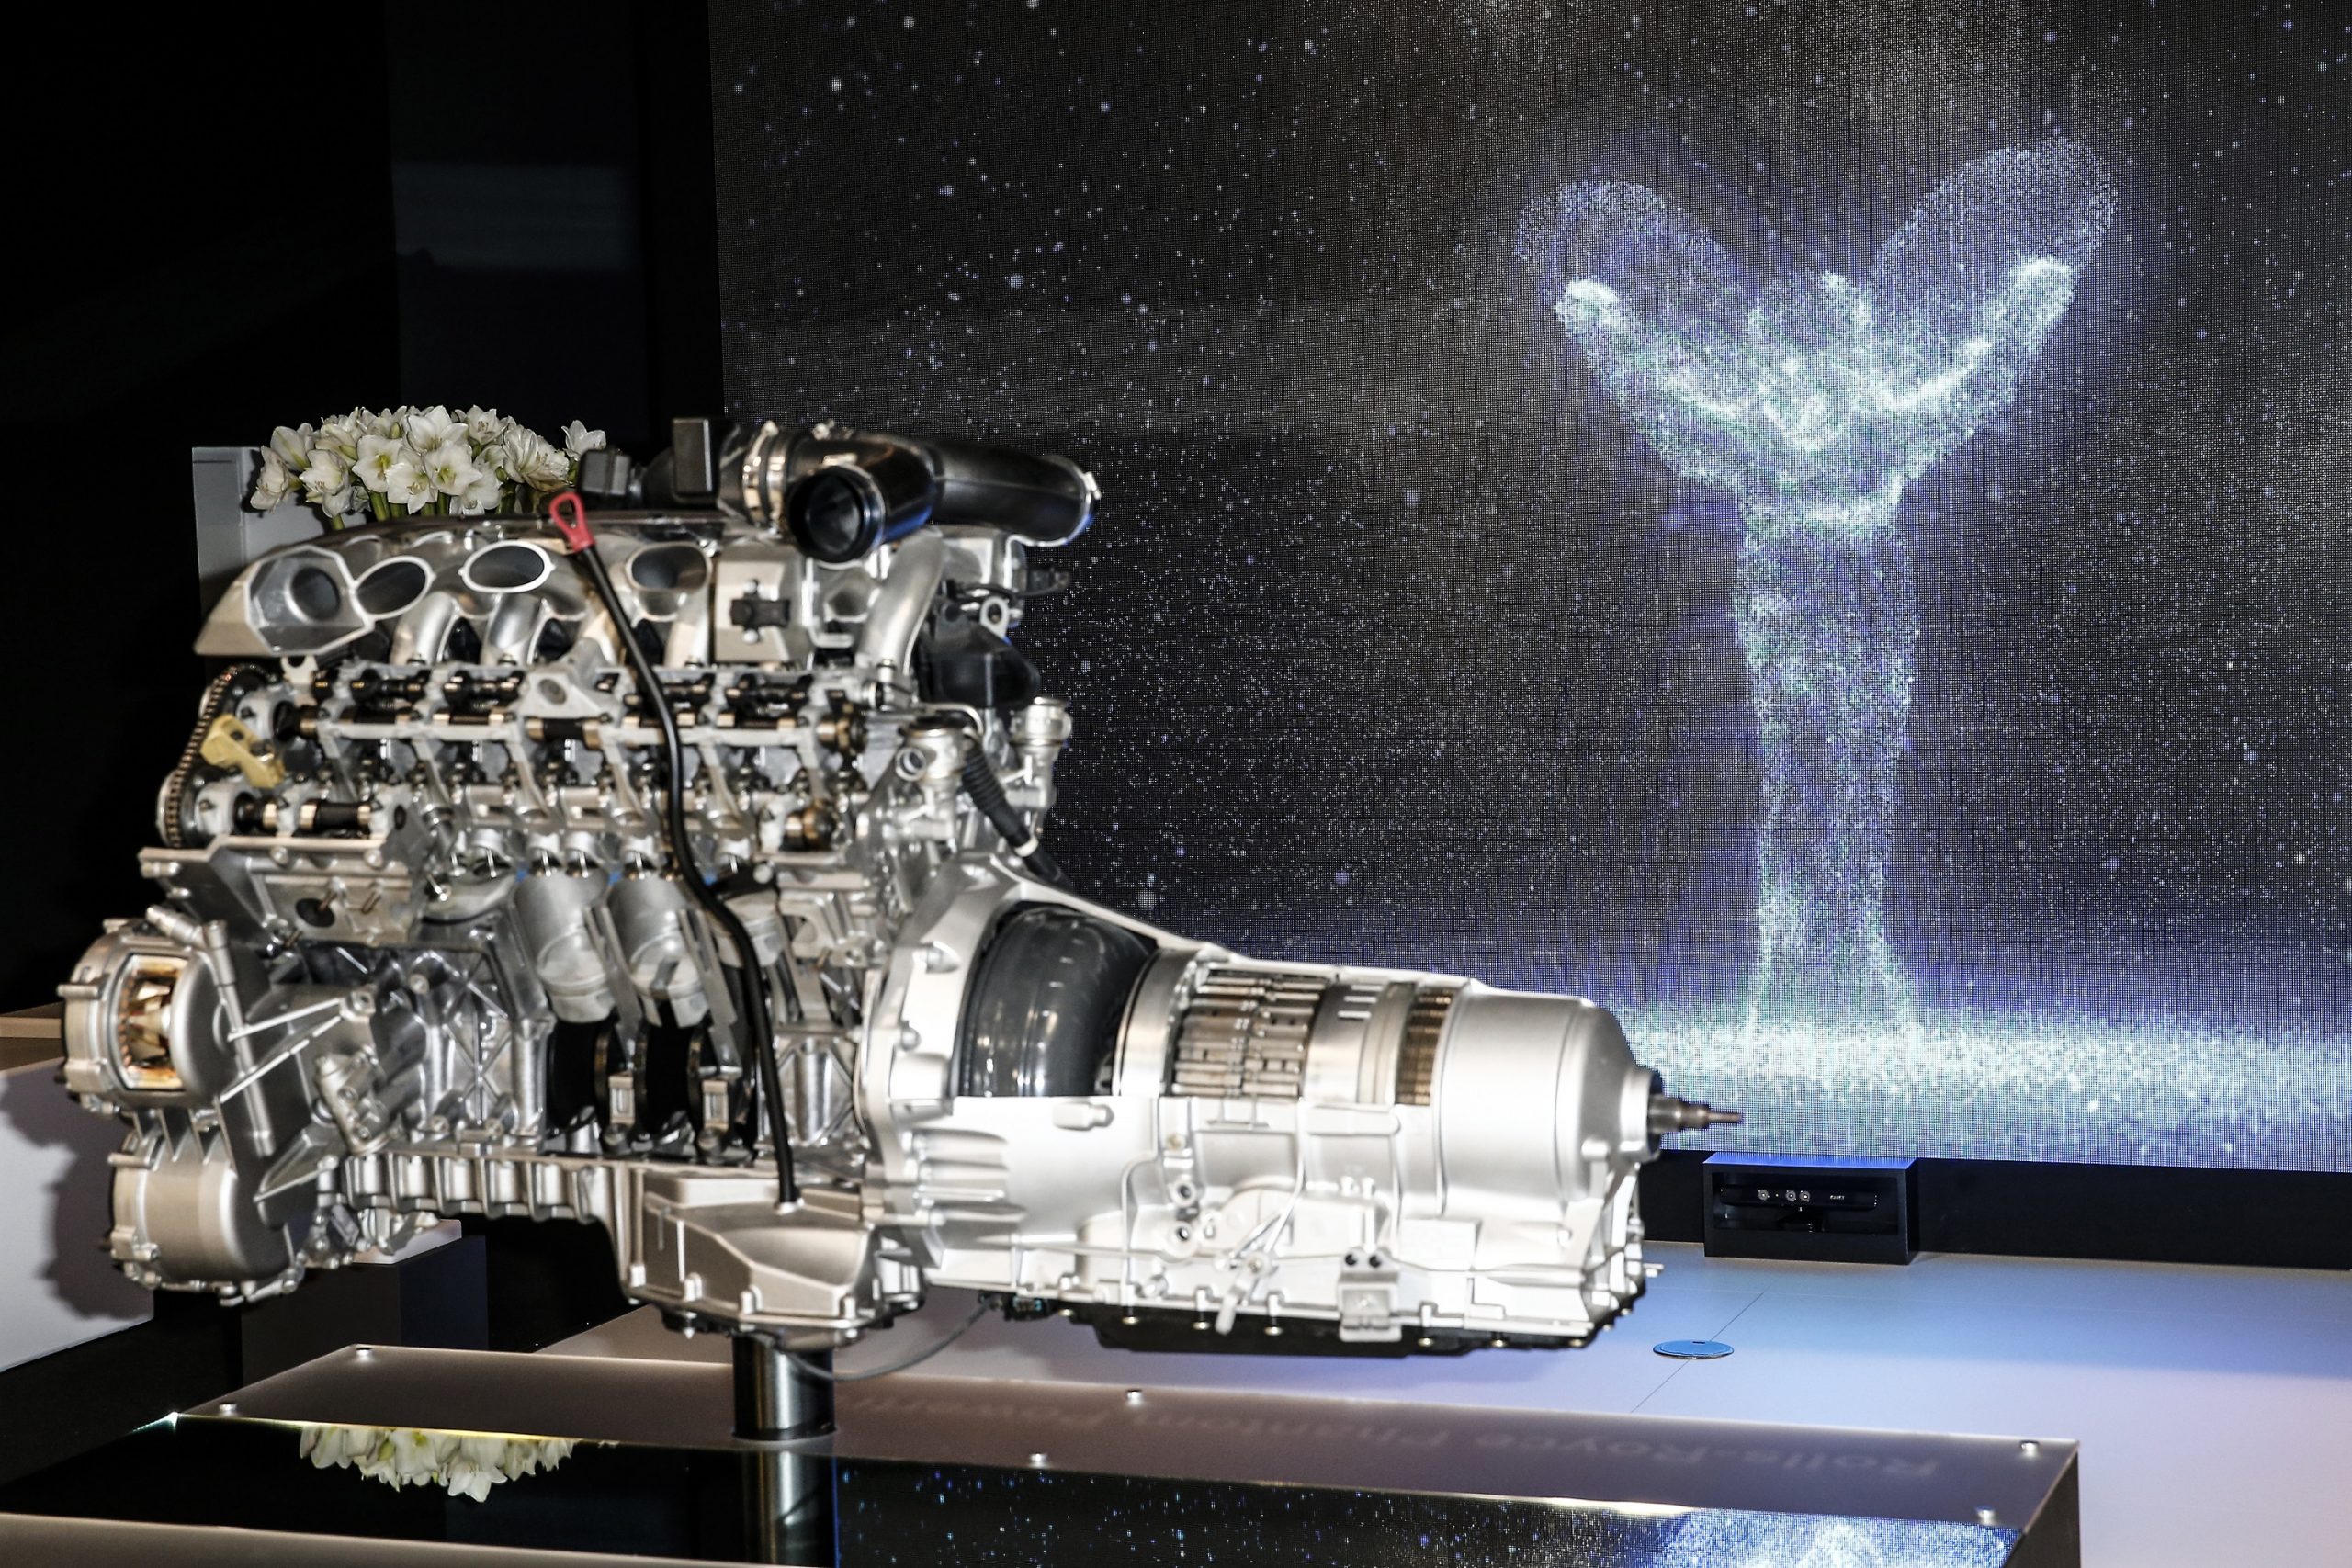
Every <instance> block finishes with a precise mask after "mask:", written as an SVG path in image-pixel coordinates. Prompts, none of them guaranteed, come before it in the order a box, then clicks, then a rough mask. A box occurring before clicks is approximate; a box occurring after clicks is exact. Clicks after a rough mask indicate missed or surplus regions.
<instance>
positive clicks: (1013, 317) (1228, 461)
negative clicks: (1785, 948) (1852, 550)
mask: <svg viewBox="0 0 2352 1568" xmlns="http://www.w3.org/2000/svg"><path fill="white" fill-rule="evenodd" d="M712 36H713V39H714V40H715V47H714V50H713V70H714V90H715V97H716V106H717V107H716V113H717V124H716V131H717V141H718V157H719V233H720V246H721V253H720V269H721V284H722V293H723V297H724V314H725V354H726V369H727V390H728V400H729V405H730V409H731V411H732V412H736V413H739V414H741V415H744V416H751V417H762V416H765V417H774V418H776V419H778V420H779V421H782V422H786V423H791V422H807V421H811V420H815V419H818V418H824V417H831V418H834V419H840V420H843V421H846V422H849V423H862V424H866V425H871V426H875V427H879V428H895V429H902V430H906V431H909V432H911V433H917V434H961V435H969V436H975V437H980V438H985V439H989V440H995V441H1001V442H1004V443H1007V444H1011V445H1015V446H1031V447H1035V448H1041V449H1046V450H1058V451H1063V452H1066V453H1068V454H1069V455H1070V456H1072V457H1076V458H1078V459H1079V460H1080V461H1081V462H1083V463H1084V464H1086V465H1087V466H1089V467H1090V468H1092V469H1093V470H1094V471H1095V472H1096V474H1097V475H1098V477H1099V479H1101V481H1102V484H1103V491H1104V495H1105V501H1104V505H1103V515H1102V521H1101V522H1100V524H1099V525H1097V527H1096V528H1095V529H1094V531H1093V532H1092V533H1091V534H1090V535H1089V536H1086V537H1085V538H1083V539H1082V540H1080V542H1079V543H1078V544H1077V545H1075V546H1074V547H1071V548H1070V549H1069V550H1068V551H1067V552H1065V553H1064V555H1063V558H1061V560H1060V561H1059V563H1058V564H1060V565H1062V566H1065V567H1067V568H1068V569H1069V570H1071V571H1072V572H1073V574H1074V575H1075V578H1076V588H1075V590H1074V591H1073V592H1070V593H1069V594H1067V595H1065V596H1062V597H1059V598H1055V599H1050V600H1046V601H1041V602H1039V603H1038V604H1035V606H1034V607H1033V609H1032V612H1031V615H1030V618H1029V620H1028V622H1027V624H1026V626H1024V627H1023V632H1022V634H1021V637H1022V640H1023V644H1024V646H1025V647H1026V648H1027V649H1029V650H1030V652H1031V653H1032V655H1033V657H1035V659H1036V660H1038V661H1039V662H1040V664H1041V665H1042V666H1043V668H1044V670H1045V672H1046V682H1047V689H1048V690H1051V691H1053V692H1055V693H1056V694H1059V695H1061V696H1064V697H1066V698H1067V699H1068V700H1069V703H1070V704H1071V706H1072V710H1073V713H1074V715H1075V717H1076V720H1077V725H1078V729H1077V739H1075V741H1074V742H1073V745H1072V748H1071V750H1070V752H1069V757H1068V760H1067V761H1066V762H1065V764H1064V770H1063V773H1062V775H1061V777H1062V804H1061V807H1060V808H1059V810H1058V811H1057V815H1056V818H1055V819H1054V821H1053V824H1052V827H1051V829H1050V838H1051V840H1052V842H1053V844H1054V846H1055V850H1056V852H1057V855H1059V856H1060V857H1061V859H1062V861H1063V863H1065V865H1067V866H1068V867H1069V868H1070V870H1071V871H1072V873H1073V874H1074V875H1075V876H1076V878H1077V879H1078V880H1079V882H1080V885H1081V886H1083V887H1085V888H1086V889H1087V890H1088V891H1090V892H1091V893H1093V894H1095V895H1097V896H1099V897H1104V898H1106V899H1108V900H1109V901H1111V902H1113V903H1115V904H1118V905H1120V906H1121V907H1123V908H1128V909H1131V910H1134V911H1136V912H1137V913H1139V914H1143V915H1145V916H1148V918H1149V919H1153V920H1156V921H1158V922H1159V923H1161V924H1163V925H1166V926H1169V927H1170V928H1172V929H1175V930H1179V931H1187V932H1190V933H1194V934H1199V935H1203V936H1207V937H1212V938H1215V939H1217V940H1220V941H1223V942H1229V943H1232V944H1234V945H1236V946H1238V947H1239V948H1241V949H1242V950H1244V951H1247V952H1250V953H1257V954H1259V955H1261V956H1265V957H1275V958H1299V959H1309V958H1322V959H1330V960H1348V961H1357V962H1370V963H1390V964H1430V965H1433V966H1437V967H1441V968H1447V969H1453V970H1456V971H1459V972H1463V973H1467V974H1472V975H1476V976H1479V977H1481V978H1484V979H1487V980H1489V981H1491V982H1494V983H1497V984H1502V985H1510V986H1521V987H1542V988H1561V989H1568V990H1574V991H1578V992H1582V993H1584V994H1587V995H1589V996H1591V997H1593V998H1596V999H1598V1000H1601V1001H1603V1002H1605V1003H1607V1004H1609V1005H1611V1007H1613V1008H1615V1009H1616V1010H1618V1011H1619V1012H1620V1013H1621V1015H1622V1016H1623V1018H1624V1020H1625V1022H1626V1025H1627V1028H1628V1030H1629V1032H1631V1034H1632V1035H1633V1038H1634V1043H1635V1047H1636V1050H1637V1051H1638V1053H1639V1054H1640V1055H1642V1056H1643V1057H1644V1059H1645V1060H1646V1061H1648V1062H1650V1063H1651V1064H1653V1065H1655V1066H1657V1067H1659V1068H1660V1069H1661V1070H1663V1071H1664V1072H1665V1074H1666V1075H1667V1077H1668V1082H1669V1084H1670V1085H1671V1087H1673V1088H1674V1089H1677V1090H1678V1091H1679V1092H1681V1093H1685V1094H1692V1095H1697V1096H1701V1097H1703V1098H1705V1099H1708V1100H1713V1101H1715V1102H1716V1103H1730V1104H1736V1105H1739V1106H1741V1107H1742V1108H1744V1109H1745V1110H1747V1111H1748V1113H1749V1119H1748V1122H1747V1125H1746V1126H1745V1127H1743V1128H1741V1129H1739V1130H1738V1132H1737V1133H1736V1134H1735V1135H1732V1136H1729V1137H1724V1138H1721V1139H1720V1144H1721V1145H1722V1146H1735V1147H1742V1148H1750V1149H1783V1150H1785V1149H1804V1150H1811V1151H1818V1152H1823V1153H1836V1152H1852V1153H1896V1154H1932V1155H1947V1156H1985V1157H2010V1158H2020V1157H2041V1158H2067V1159H2081V1160H2093V1161H2104V1162H2131V1161H2142V1162H2151V1163H2162V1164H2177V1165H2217V1166H2237V1167H2252V1168H2308V1169H2339V1170H2340V1169H2352V808H2348V807H2347V804H2346V789H2347V785H2352V711H2347V699H2346V688H2347V685H2352V507H2348V506H2347V501H2346V497H2347V495H2352V354H2347V348H2348V347H2352V343H2347V338H2348V337H2352V299H2347V288H2352V275H2348V270H2352V257H2347V254H2346V252H2347V244H2348V243H2352V240H2347V236H2352V130H2347V126H2346V110H2347V107H2352V94H2347V89H2348V88H2352V17H2346V14H2345V13H2344V12H2343V11H2342V10H2341V9H2340V8H2337V7H2331V6H2292V7H2290V6H2244V5H2241V6H2231V7H2226V8H2218V7H2212V6H2191V5H2186V4H2160V5H2155V6H2147V5H2137V4H2135V5H2118V6H2023V5H2015V4H2000V5H1989V6H1940V5H1938V6H1929V5H1921V4H1916V3H1911V0H1903V3H1897V4H1877V3H1871V4H1863V3H1854V4H1846V5H1833V4H1803V3H1793V4H1789V5H1785V6H1783V5H1774V4H1769V3H1759V4H1757V5H1753V6H1746V7H1743V6H1739V5H1736V4H1733V5H1718V4H1713V3H1712V0H1710V3H1706V4H1668V5H1650V4H1645V3H1643V0H1630V3H1628V4H1620V5H1614V6H1605V7H1604V6H1571V5H1560V4H1555V5H1552V6H1543V5H1535V4H1528V3H1523V0H1475V3H1474V0H1457V3H1455V4H1452V5H1436V4H1416V5H1407V4H1401V3H1399V4H1375V5H1352V6H1339V5H1329V6H1316V5H1275V4H1221V5H1208V4H1193V5H1183V4H1177V5H1166V6H1148V7H1147V6H1102V5H1091V4H1089V5H1080V4H1076V3H1074V0H1001V3H1000V0H990V3H987V4H975V5H945V4H929V3H923V4H914V3H906V0H901V3H899V4H892V5H868V4H863V3H859V0H828V3H824V4H810V5H800V4H793V3H784V4H767V3H762V4H752V3H750V0H722V3H721V4H719V5H718V6H716V7H715V9H714V12H713V17H712ZM2052 137H2063V138H2064V139H2066V140H2067V141H2072V142H2074V143H2076V144H2078V145H2079V146H2080V147H2082V148H2084V149H2086V150H2087V151H2088V152H2089V153H2090V154H2092V155H2093V156H2094V157H2095V158H2096V160H2097V161H2098V164H2099V165H2101V166H2102V167H2103V168H2104V170H2105V171H2106V173H2107V174H2108V175H2109V176H2110V177H2111V180H2112V183H2113V187H2114V192H2115V211H2114V217H2113V221H2112V224H2111V226H2110V227H2109V229H2108V230H2107V231H2106V232H2105V235H2104V240H2103V243H2100V244H2099V245H2098V249H2097V250H2096V253H2095V254H2091V255H2090V257H2089V259H2088V260H2087V262H2086V263H2085V264H2084V265H2083V266H2082V268H2081V271H2080V276H2078V277H2077V278H2075V280H2074V288H2073V294H2072V299H2071V303H2070V304H2069V305H2068V307H2067V309H2066V310H2065V312H2064V316H2063V317H2062V318H2061V319H2060V320H2059V321H2057V323H2056V324H2055V326H2054V327H2053V328H2052V330H2051V331H2050V333H2048V336H2047V338H2046V340H2045V341H2043V342H2042V343H2041V346H2040V348H2039V351H2038V353H2037V354H2036V355H2034V356H2033V358H2032V361H2031V363H2030V364H2029V365H2028V366H2027V367H2025V369H2024V370H2023V372H2022V374H2021V376H2020V377H2019V379H2018V384H2017V387H2016V389H2015V394H2014V397H2013V399H2012V400H2010V401H2009V402H2008V403H2007V406H2006V408H2004V409H2003V410H2001V411H2000V412H1998V413H1997V414H1996V415H1995V416H1993V417H1990V418H1988V419H1986V420H1985V422H1984V423H1982V424H1981V426H1979V427H1978V428H1976V429H1975V430H1974V431H1973V434H1971V435H1970V436H1969V437H1968V438H1967V439H1966V440H1965V441H1964V442H1963V443H1962V444H1961V445H1959V446H1956V447H1954V448H1953V449H1952V450H1951V451H1950V452H1949V453H1948V454H1946V455H1944V456H1942V457H1940V459H1939V461H1937V462H1936V463H1935V464H1934V465H1933V466H1932V467H1931V468H1928V471H1927V472H1925V473H1924V474H1923V475H1922V476H1921V477H1919V478H1918V479H1916V480H1914V481H1913V482H1912V483H1911V484H1910V485H1909V486H1908V487H1907V488H1906V489H1905V491H1904V493H1903V496H1902V499H1901V502H1900V506H1899V509H1898V511H1897V513H1896V517H1895V521H1894V527H1895V528H1896V529H1898V530H1899V531H1900V535H1901V537H1902V540H1903V542H1904V543H1905V545H1906V546H1907V548H1908V552H1909V557H1910V560H1911V563H1912V568H1913V570H1915V571H1916V575H1917V600H1918V611H1917V619H1918V634H1917V652H1916V660H1915V667H1914V670H1913V672H1912V686H1911V694H1910V704H1909V710H1908V723H1907V738H1906V739H1905V750H1904V753H1903V755H1902V757H1901V760H1900V766H1899V769H1898V772H1897V775H1896V782H1895V786H1894V800H1893V807H1892V812H1891V819H1890V823H1889V826H1888V828H1887V829H1886V832H1887V844H1886V856H1887V865H1888V870H1887V880H1886V887H1885V892H1884V896H1883V922H1884V928H1885V933H1886V938H1887V942H1888V944H1889V946H1890V947H1891V949H1892V954H1893V960H1894V964H1896V965H1898V966H1899V969H1900V972H1901V974H1902V975H1903V976H1905V977H1906V979H1907V982H1908V984H1909V985H1910V987H1912V988H1913V991H1914V993H1915V995H1916V1005H1917V1024H1918V1027H1917V1031H1916V1032H1909V1033H1906V1032H1903V1031H1900V1030H1894V1029H1886V1030H1881V1031H1878V1032H1870V1031H1866V1030H1865V1031H1859V1032H1858V1031H1856V1030H1854V1029H1852V1028H1847V1027H1829V1026H1828V1025H1827V1024H1826V1023H1825V1025H1824V1026H1823V1027H1821V1028H1818V1029H1814V1028H1808V1027H1806V1026H1805V1023H1804V1020H1803V1019H1802V1018H1799V1019H1797V1020H1795V1021H1793V1022H1791V1021H1789V1020H1787V1019H1785V1018H1783V1019H1781V1020H1779V1021H1777V1022H1776V1024H1775V1026H1773V1027H1769V1028H1768V1027H1762V1026H1759V1025H1758V1024H1757V1023H1756V1022H1754V1021H1752V1016H1751V1015H1752V1011H1753V1009H1752V1007H1751V1002H1752V1000H1753V988H1754V985H1755V978H1756V972H1757V967H1758V934H1757V931H1758V823H1759V819H1760V810H1761V807H1760V790H1761V786H1762V782H1763V775H1764V770H1763V758H1762V755H1761V750H1760V747H1761V742H1760V738H1759V728H1758V713H1757V708H1756V705H1755V701H1754V694H1753V688H1752V684H1751V678H1750V675H1749V672H1748V669H1747V664H1746V662H1745V660H1743V656H1742V651H1741V649H1740V646H1739V643H1738V641H1737V637H1736V628H1735V626H1734V621H1733V611H1732V605H1733V599H1734V575H1735V570H1734V569H1735V560H1736V553H1737V550H1738V547H1739V541H1740V538H1741V533H1742V527H1743V524H1742V520H1741V512H1740V506H1739V503H1738V500H1737V498H1736V497H1735V496H1734V495H1732V494H1731V493H1729V492H1728V491H1723V490H1719V489H1711V488H1709V487H1708V486H1707V485H1705V484H1702V483H1696V482H1693V481H1691V480H1689V479H1683V478H1681V477H1679V474H1678V472H1677V470H1676V469H1675V468H1671V467H1669V466H1668V464H1667V463H1666V462H1665V461H1662V460H1661V459H1660V458H1659V457H1657V454H1656V452H1655V451H1654V450H1653V449H1652V447H1651V446H1648V445H1647V444H1646V443H1645V439H1644V437H1643V434H1642V432H1641V431H1640V430H1639V429H1637V428H1636V424H1635V423H1634V421H1632V420H1630V419H1629V418H1628V417H1627V415H1626V413H1625V412H1624V410H1623V407H1621V405H1620V403H1619V402H1618V401H1617V400H1613V399H1612V398H1611V396H1610V395H1609V394H1608V393H1607V392H1606V391H1605V390H1604V389H1603V388H1602V387H1601V385H1600V381H1599V380H1598V379H1597V378H1596V375H1595V370H1594V367H1593V365H1592V364H1591V363H1590V362H1589V360H1587V359H1586V358H1585V357H1583V356H1582V355H1580V354H1579V353H1578V352H1577V348H1576V345H1575V344H1573V343H1572V342H1571V340H1570V337H1569V335H1568V334H1567V333H1566V332H1565V331H1564V330H1563V326H1562V320H1561V318H1559V317H1558V316H1556V315H1555V311H1554V309H1553V307H1554V306H1555V303H1556V302H1557V301H1556V299H1555V298H1552V297H1548V296H1547V294H1546V292H1545V288H1544V280H1543V278H1542V277H1541V276H1540V273H1539V271H1538V270H1537V269H1532V268H1531V267H1530V266H1529V265H1527V264H1526V263H1525V262H1524V261H1523V260H1522V259H1521V254H1520V252H1521V249H1522V246H1521V238H1520V231H1521V222H1522V219H1523V217H1524V215H1525V214H1526V213H1527V212H1528V211H1529V210H1530V209H1531V207H1532V206H1533V205H1534V204H1536V203H1539V202H1541V201H1542V200H1544V198H1545V197H1548V196H1551V195H1553V194H1554V193H1556V192H1558V191H1560V190H1562V189H1563V188H1564V187H1567V186H1572V185H1575V184H1577V183H1578V182H1594V181H1612V182H1627V183H1630V184H1634V185H1638V186H1643V187H1645V188H1647V189H1649V190H1651V191H1655V192H1656V193H1657V194H1658V195H1659V196H1660V197H1663V198H1665V199H1666V200H1668V201H1669V202H1671V203H1672V204H1673V205H1674V206H1675V207H1677V208H1679V209H1680V210H1681V211H1682V212H1684V213H1686V214H1688V215H1689V216H1690V218H1691V220H1693V222H1694V223H1695V224H1696V225H1697V226H1698V227H1699V228H1700V229H1702V230H1703V231H1704V232H1705V233H1707V234H1709V235H1712V236H1713V240H1714V241H1715V242H1716V243H1719V244H1720V245H1721V246H1722V247H1724V250H1725V251H1727V252H1728V253H1730V254H1731V255H1732V256H1733V257H1735V258H1736V261H1737V263H1738V265H1740V266H1741V267H1742V268H1744V269H1746V270H1747V272H1748V273H1750V274H1751V275H1752V276H1754V277H1756V278H1757V279H1758V280H1770V279H1772V278H1774V277H1786V276H1793V275H1797V274H1804V273H1819V272H1825V271H1826V272H1836V273H1838V274H1840V275H1841V276H1848V277H1853V278H1862V277H1865V276H1867V275H1868V274H1869V271H1870V268H1871V260H1872V257H1873V256H1874V255H1875V254H1876V253H1877V252H1878V250H1879V247H1880V246H1881V245H1883V243H1885V242H1886V241H1887V239H1888V238H1889V237H1890V236H1891V235H1892V234H1894V232H1895V231H1896V230H1897V229H1898V228H1899V227H1900V226H1901V225H1902V224H1903V223H1904V222H1905V220H1906V218H1908V217H1909V216H1910V215H1911V214H1912V213H1913V212H1914V211H1915V209H1917V208H1918V207H1919V205H1920V204H1921V203H1922V202H1923V200H1925V199H1926V198H1927V197H1928V194H1929V193H1930V192H1931V191H1933V190H1934V189H1935V188H1936V187H1937V186H1938V185H1939V182H1941V181H1943V180H1945V179H1946V178H1947V177H1948V176H1951V175H1953V174H1954V173H1955V172H1956V171H1958V170H1960V169H1962V167H1963V166H1964V165H1966V164H1969V163H1970V162H1971V161H1972V160H1973V159H1976V158H1979V157H1981V156H1983V155H1985V154H1986V153H1989V152H1995V151H1996V150H1999V149H2003V148H2019V147H2023V148H2030V147H2033V146H2036V145H2038V144H2041V143H2042V142H2044V141H2046V140H2047V139H2049V138H2052Z"/></svg>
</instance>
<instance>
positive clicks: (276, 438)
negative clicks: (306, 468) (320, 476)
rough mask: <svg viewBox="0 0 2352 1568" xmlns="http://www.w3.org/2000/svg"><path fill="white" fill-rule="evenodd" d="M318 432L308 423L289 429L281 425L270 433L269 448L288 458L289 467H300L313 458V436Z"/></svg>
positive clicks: (287, 464)
mask: <svg viewBox="0 0 2352 1568" xmlns="http://www.w3.org/2000/svg"><path fill="white" fill-rule="evenodd" d="M313 434H316V432H314V431H312V430H311V427H310V426H309V425H307V424H305V425H300V426H298V427H297V428H295V429H292V430H288V429H287V428H286V427H285V426H284V425H282V424H281V425H279V426H278V427H277V429H276V430H273V431H271V432H270V433H269V449H270V450H271V451H273V452H275V453H277V455H278V456H279V457H282V458H284V459H285V460H286V466H287V467H288V468H300V467H301V466H302V465H303V464H304V463H307V462H309V461H310V460H311V436H312V435H313Z"/></svg>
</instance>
